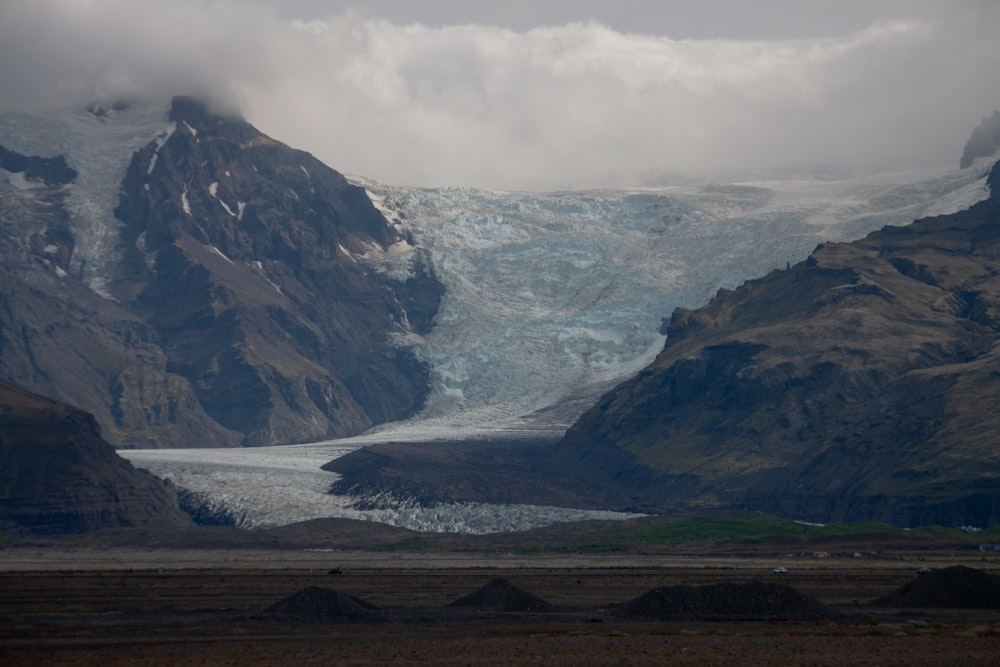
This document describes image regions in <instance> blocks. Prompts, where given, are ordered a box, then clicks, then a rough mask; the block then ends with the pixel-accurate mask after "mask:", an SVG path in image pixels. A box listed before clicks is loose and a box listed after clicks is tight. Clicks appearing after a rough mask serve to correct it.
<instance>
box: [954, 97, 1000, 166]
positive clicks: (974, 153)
mask: <svg viewBox="0 0 1000 667" xmlns="http://www.w3.org/2000/svg"><path fill="white" fill-rule="evenodd" d="M997 151H1000V111H994V112H993V115H992V116H987V117H986V118H983V121H982V122H981V123H980V124H979V125H978V126H977V127H976V129H975V130H973V131H972V135H971V136H970V137H969V140H968V141H967V142H966V144H965V149H964V150H963V151H962V160H961V162H960V163H959V165H960V166H961V167H962V169H966V168H967V167H971V166H972V162H973V161H974V160H975V159H976V158H981V157H992V156H993V155H995V154H996V153H997Z"/></svg>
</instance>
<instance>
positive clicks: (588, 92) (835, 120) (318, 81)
mask: <svg viewBox="0 0 1000 667" xmlns="http://www.w3.org/2000/svg"><path fill="white" fill-rule="evenodd" d="M347 4H348V3H330V4H329V5H328V7H329V8H330V9H328V10H327V11H328V12H329V13H325V14H324V13H320V12H322V9H317V6H316V5H315V3H313V4H310V3H299V7H302V6H304V5H309V7H310V11H311V13H303V14H298V16H304V17H308V18H309V19H310V20H307V21H303V20H295V19H293V18H291V16H294V15H292V14H291V13H290V12H291V11H292V10H291V9H289V8H285V9H283V10H282V11H281V12H280V13H279V11H278V7H277V6H275V5H274V4H273V3H266V2H260V1H258V2H249V3H248V2H243V3H235V2H209V1H207V0H178V1H171V2H166V1H164V0H129V1H127V2H126V1H124V0H109V1H106V2H100V3H95V2H75V1H70V0H43V1H40V2H31V3H26V2H13V3H5V4H4V5H3V6H2V7H0V63H2V64H0V86H2V89H3V90H4V102H3V106H5V107H20V108H25V107H28V108H40V107H41V108H48V107H64V106H66V105H67V104H72V103H80V102H92V101H95V100H98V101H109V100H118V99H123V98H124V99H135V98H148V97H151V96H162V97H169V96H172V95H174V94H178V93H190V94H195V95H198V96H200V97H208V98H210V99H212V100H213V101H214V102H215V104H216V106H217V107H218V108H220V109H223V110H225V109H238V110H239V111H240V112H241V113H242V114H243V115H244V116H245V117H246V118H247V119H248V120H249V121H250V122H252V123H254V124H255V125H256V126H257V127H259V128H261V129H262V130H263V131H265V132H267V133H269V134H271V135H272V136H280V137H282V139H283V140H284V141H286V142H288V143H289V144H292V145H296V146H301V147H303V148H304V149H306V150H309V151H310V152H312V153H314V154H315V155H316V156H317V157H318V158H320V159H321V160H323V161H324V162H326V163H328V164H333V165H336V166H337V168H338V169H340V170H342V171H345V172H347V173H354V174H361V175H364V176H368V177H371V178H376V179H378V180H380V181H383V182H387V183H393V184H399V185H475V186H482V187H492V188H510V189H530V190H545V189H552V188H562V187H577V188H579V187H607V186H625V185H628V186H634V185H643V184H662V183H668V182H676V181H677V180H679V179H690V178H692V174H694V177H698V176H705V175H706V173H708V174H711V176H713V180H714V177H717V176H718V175H719V174H720V173H727V174H732V173H733V172H746V171H748V170H761V169H764V170H783V169H788V168H793V167H794V168H801V167H802V166H803V165H811V166H816V165H833V166H836V167H840V168H847V169H855V168H865V167H876V166H877V167H880V168H881V167H894V168H898V167H911V166H926V165H940V164H953V163H954V161H955V160H956V159H957V157H958V156H957V155H956V148H955V147H956V146H961V145H962V142H963V141H964V139H965V138H966V135H967V132H968V128H969V127H970V126H971V125H973V124H974V123H975V122H976V120H977V119H978V118H979V117H980V115H981V114H982V113H984V111H988V110H990V109H993V108H995V107H996V106H997V100H998V99H1000V84H998V83H997V80H996V77H995V76H993V74H994V73H995V72H996V71H997V69H998V65H1000V49H998V48H997V47H996V45H995V36H996V34H1000V21H998V16H1000V12H998V10H997V5H996V4H995V3H984V2H958V3H949V11H948V12H943V11H938V12H929V11H927V8H926V6H925V5H924V3H916V4H914V5H912V7H913V8H914V10H913V11H912V12H908V10H907V9H906V7H907V3H902V4H900V3H896V4H891V3H890V4H886V3H881V5H882V6H883V7H890V8H891V9H892V10H893V11H891V12H890V11H888V10H886V11H885V12H883V13H882V14H878V13H872V14H868V15H866V16H872V17H873V18H874V19H876V20H875V21H874V22H871V23H868V24H865V25H863V26H862V27H860V28H855V27H854V26H853V24H852V25H848V24H846V23H842V22H838V21H831V24H832V25H833V26H840V25H843V26H844V27H843V30H842V31H841V32H837V33H836V34H829V28H828V29H827V32H825V33H821V32H817V31H816V30H813V32H808V31H807V28H806V27H799V26H798V25H797V24H795V23H794V22H789V21H792V20H793V19H796V18H797V19H799V20H801V19H802V12H801V10H799V12H798V13H797V14H796V13H795V12H790V13H791V14H792V16H791V18H790V19H787V20H786V19H784V13H782V14H775V15H774V20H773V23H774V24H775V25H779V26H780V25H787V26H788V27H787V28H786V31H785V32H784V33H775V34H780V35H781V36H780V37H766V38H762V39H748V38H733V37H724V38H717V39H707V38H702V37H699V38H693V39H688V38H679V37H677V36H674V34H673V33H665V34H664V33H663V32H662V30H661V31H660V32H656V31H657V26H658V25H660V24H655V23H654V22H652V21H650V22H649V25H650V28H649V30H648V34H640V32H636V30H637V28H635V27H634V26H636V25H637V24H641V22H642V18H643V15H642V14H641V13H639V14H634V15H633V17H632V20H631V21H622V22H615V25H616V26H619V25H620V26H624V27H609V25H610V23H611V22H610V21H609V20H605V19H606V18H607V17H609V16H611V15H612V14H611V12H610V11H609V10H607V7H604V6H603V5H600V3H583V4H582V5H580V9H579V10H578V11H579V13H578V14H572V13H568V12H569V11H570V10H569V9H568V6H567V5H561V4H559V3H556V6H554V7H552V8H550V10H549V11H548V12H542V13H540V14H539V15H538V17H537V20H538V21H542V22H544V23H540V24H538V25H539V26H540V27H529V26H531V25H533V24H532V23H531V22H530V21H529V20H528V18H527V15H526V12H527V10H524V9H523V8H522V9H521V10H519V11H520V12H521V13H520V14H519V13H518V12H517V11H515V10H514V9H511V10H510V11H508V12H507V13H506V14H502V13H500V12H492V13H489V12H487V13H482V12H481V13H478V14H477V13H476V12H477V11H480V10H477V9H476V6H475V3H472V5H470V7H472V8H471V9H469V10H468V12H466V13H453V14H443V13H442V12H444V9H442V8H443V7H445V6H446V5H445V4H444V3H408V5H407V6H411V5H412V6H413V7H420V8H422V9H421V10H417V9H412V10H410V11H408V12H404V11H401V10H399V7H396V10H397V11H396V13H395V14H391V13H387V14H386V15H387V16H389V17H390V18H388V19H386V18H380V17H379V14H377V13H376V12H378V11H380V10H385V11H386V12H388V9H391V8H392V3H381V4H378V3H376V4H375V5H373V6H372V9H369V10H367V11H366V12H365V13H361V12H359V11H355V10H351V9H348V10H344V9H343V8H344V7H345V6H347ZM397 4H398V3H397ZM877 4H879V3H877ZM779 5H780V3H775V2H769V3H764V4H763V5H762V10H761V11H762V13H763V14H762V16H760V17H756V18H757V20H756V21H751V23H753V24H755V25H761V24H764V23H765V20H764V19H765V18H766V12H767V11H768V10H771V11H774V9H775V8H776V7H777V6H779ZM519 6H520V5H519ZM556 7H559V8H562V10H563V13H559V12H558V11H556ZM602 7H603V9H604V10H605V11H604V12H603V13H602V12H601V11H597V10H598V9H600V8H602ZM824 7H825V5H823V4H822V3H820V4H819V5H817V8H816V10H815V11H816V12H817V13H821V10H822V11H828V10H829V8H828V7H827V8H825V9H824ZM626 9H627V8H622V11H623V12H624V11H625V10H626ZM918 10H922V11H918ZM419 11H424V14H420V13H419ZM848 11H851V10H842V11H841V14H840V15H838V16H839V18H843V15H845V14H846V13H847V12H848ZM732 13H733V16H729V15H728V14H727V13H726V12H721V11H720V12H719V14H718V23H719V25H720V26H725V25H726V24H730V25H731V24H733V23H736V22H738V21H739V20H740V19H741V16H744V17H745V16H746V15H747V11H746V10H745V9H744V10H742V12H739V11H737V10H735V9H734V10H732ZM656 14H657V12H656V11H653V10H650V15H651V17H653V16H654V15H656ZM449 16H453V17H454V18H453V20H455V21H458V22H457V23H454V24H452V23H447V22H446V21H447V20H448V18H447V17H449ZM478 16H481V17H482V21H483V22H481V23H476V22H474V21H475V20H476V17H478ZM505 16H506V17H507V20H501V19H504V17H505ZM574 16H579V17H580V20H578V21H567V22H562V23H558V22H557V21H560V20H561V19H563V18H564V17H566V18H572V17H574ZM423 17H426V19H425V18H423ZM591 17H598V20H588V19H590V18H591ZM783 20H784V21H786V22H785V23H783ZM416 21H423V22H422V23H420V22H416ZM488 21H492V22H494V24H488V23H486V22H488ZM799 31H801V32H799ZM677 34H680V33H677ZM702 34H704V32H703V31H702ZM719 34H720V35H728V34H739V33H738V32H732V31H729V32H727V31H726V30H725V29H724V28H720V32H719ZM796 34H801V36H796V37H793V36H789V35H796ZM816 35H818V36H816Z"/></svg>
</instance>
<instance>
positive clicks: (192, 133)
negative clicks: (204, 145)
mask: <svg viewBox="0 0 1000 667" xmlns="http://www.w3.org/2000/svg"><path fill="white" fill-rule="evenodd" d="M183 122H184V127H186V128H187V130H188V132H190V133H191V136H192V137H197V136H198V130H196V129H194V128H193V127H191V125H189V124H188V122H187V121H183Z"/></svg>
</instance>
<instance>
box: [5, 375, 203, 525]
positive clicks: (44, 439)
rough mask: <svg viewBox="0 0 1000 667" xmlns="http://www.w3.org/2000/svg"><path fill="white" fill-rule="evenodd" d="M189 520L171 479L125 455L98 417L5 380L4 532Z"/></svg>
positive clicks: (185, 523) (181, 522)
mask: <svg viewBox="0 0 1000 667" xmlns="http://www.w3.org/2000/svg"><path fill="white" fill-rule="evenodd" d="M189 525H191V521H190V519H189V518H188V517H187V515H186V514H184V512H182V511H181V510H180V508H179V506H178V504H177V497H176V494H175V492H174V488H173V487H172V486H171V485H170V483H169V482H165V481H163V480H160V479H158V478H156V477H154V476H153V475H150V474H149V473H147V472H146V471H144V470H137V469H136V468H134V467H132V464H131V463H129V462H128V461H126V460H124V459H123V458H121V457H120V456H118V455H117V454H116V453H115V451H114V449H113V448H112V447H111V445H109V444H108V443H106V442H104V441H103V440H102V439H101V437H100V432H99V429H98V426H97V423H96V422H95V421H94V418H93V417H92V416H91V415H89V414H87V413H85V412H83V411H81V410H78V409H76V408H72V407H70V406H67V405H64V404H60V403H56V402H55V401H51V400H49V399H46V398H44V397H42V396H38V395H37V394H32V393H30V392H27V391H24V390H23V389H21V388H19V387H15V386H13V385H10V384H8V383H6V382H0V531H2V532H5V533H10V532H13V533H18V534H23V533H31V534H36V535H55V534H69V533H81V532H86V531H90V530H97V529H101V528H117V527H122V526H131V527H143V528H152V527H155V528H158V529H170V528H182V527H185V526H189Z"/></svg>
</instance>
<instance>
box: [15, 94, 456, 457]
mask: <svg viewBox="0 0 1000 667" xmlns="http://www.w3.org/2000/svg"><path fill="white" fill-rule="evenodd" d="M167 120H169V121H170V123H171V125H170V131H169V132H168V133H164V134H163V135H162V136H160V137H158V138H157V139H156V140H155V141H152V142H150V143H149V144H148V145H146V146H145V147H144V148H142V149H141V150H139V151H138V152H136V153H135V154H134V155H133V157H132V160H131V163H130V165H129V167H128V171H127V173H126V176H125V179H124V182H123V183H122V187H121V198H120V202H119V205H118V207H117V209H116V210H115V215H116V217H117V218H118V220H119V221H120V223H121V224H120V226H119V228H118V230H117V234H118V244H117V249H116V254H115V257H114V258H113V260H114V262H113V267H112V271H111V274H112V277H111V279H110V280H109V281H108V284H107V285H106V292H107V293H106V294H104V295H103V296H102V295H98V294H96V293H95V292H94V291H93V290H91V289H88V288H87V287H86V286H84V285H83V284H81V283H80V282H78V281H77V280H76V279H75V278H74V276H75V274H74V267H77V264H76V263H74V262H73V256H74V249H75V248H76V247H77V246H78V245H79V244H81V243H84V242H87V239H82V238H78V236H79V234H77V233H75V232H74V228H73V226H72V225H71V224H70V222H71V221H70V216H71V214H72V213H71V211H69V210H68V208H67V206H66V202H65V196H66V195H65V192H66V190H65V187H64V185H65V183H66V182H71V181H72V179H73V178H74V177H75V174H74V173H73V172H72V170H70V169H68V168H67V167H66V165H65V162H60V161H59V160H58V159H49V160H42V159H40V158H31V157H30V156H22V155H19V154H14V153H12V152H10V151H7V152H5V153H0V161H2V164H0V166H2V167H3V168H4V169H6V170H7V171H9V172H11V173H15V172H18V170H19V172H20V173H21V174H23V176H22V178H23V179H25V180H27V181H28V182H29V183H30V184H31V189H30V194H31V196H30V197H27V196H19V197H17V196H16V197H10V198H8V199H9V200H10V201H7V202H6V203H0V231H3V232H4V233H3V234H0V252H2V254H3V256H4V257H5V258H9V261H7V262H6V263H5V268H3V269H0V272H2V273H3V275H2V276H0V378H2V379H5V380H8V381H12V382H15V383H18V384H20V385H22V386H25V387H28V388H30V389H32V390H34V391H37V392H39V393H42V394H45V395H48V396H52V397H55V398H58V399H60V400H64V401H67V402H70V403H72V404H74V405H79V406H81V407H82V408H84V409H86V410H88V411H90V412H92V413H93V414H94V415H95V416H96V418H97V420H98V422H99V423H100V425H101V427H102V430H103V433H104V434H105V437H107V438H108V440H109V441H110V442H112V443H113V444H115V445H116V446H126V447H151V446H152V447H158V446H159V447H188V446H234V445H263V444H280V443H288V442H303V441H308V440H316V439H321V438H327V437H339V436H347V435H353V434H356V433H358V432H360V431H362V430H364V429H366V428H367V427H369V426H371V425H373V424H376V423H381V422H385V421H390V420H396V419H402V418H405V417H407V416H410V415H412V414H413V413H414V412H416V411H417V410H419V409H420V408H421V407H422V405H423V402H424V399H425V397H426V394H427V392H428V390H429V382H428V371H427V369H426V367H425V366H424V364H422V363H421V362H420V361H419V360H418V359H417V358H416V357H415V356H414V354H413V353H412V352H411V351H410V349H409V348H408V347H407V345H406V344H407V342H408V341H412V340H414V338H415V337H419V336H420V335H421V334H423V333H426V332H427V331H428V330H429V329H430V327H431V326H432V323H433V318H434V316H435V314H436V312H437V307H438V304H439V302H440V299H441V296H442V293H443V286H442V285H441V283H440V282H439V281H438V280H437V279H436V278H435V277H434V275H433V272H432V270H431V268H430V264H429V262H428V261H427V258H426V257H425V256H424V255H423V254H422V253H421V252H420V251H418V250H416V249H414V248H413V247H412V246H411V245H410V244H409V243H408V242H407V239H406V238H405V236H404V235H402V234H401V233H400V232H399V231H398V230H397V229H395V228H394V227H393V226H391V225H390V224H389V223H388V222H387V221H386V220H385V218H384V217H383V216H382V215H381V214H380V213H379V212H378V210H377V209H375V208H374V206H373V205H372V204H371V202H370V201H369V199H368V197H367V196H366V194H365V192H364V190H363V189H362V188H359V187H356V186H353V185H351V184H349V183H348V182H347V181H346V180H345V179H344V177H343V176H342V175H341V174H339V173H337V172H335V171H333V170H332V169H330V168H328V167H326V166H325V165H323V164H322V163H320V162H319V161H317V160H316V159H315V158H313V157H312V156H310V155H309V154H307V153H304V152H301V151H296V150H293V149H291V148H289V147H287V146H285V145H284V144H281V143H279V142H277V141H274V140H272V139H270V138H269V137H267V136H265V135H263V134H261V133H260V132H258V131H257V130H256V129H254V128H253V127H252V126H250V125H249V124H247V123H246V122H244V121H243V120H241V119H239V118H234V117H223V116H219V115H215V114H213V113H211V112H210V111H209V110H208V109H207V108H206V107H205V106H203V105H202V104H200V103H199V102H197V101H195V100H192V99H189V98H177V99H175V100H174V102H173V105H172V108H171V110H170V116H169V119H164V123H165V124H166V122H167ZM29 171H30V173H29ZM67 179H68V181H67ZM26 230H32V231H30V232H28V231H26ZM105 297H107V298H105Z"/></svg>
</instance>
